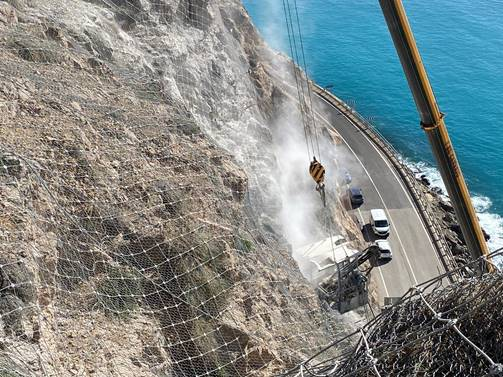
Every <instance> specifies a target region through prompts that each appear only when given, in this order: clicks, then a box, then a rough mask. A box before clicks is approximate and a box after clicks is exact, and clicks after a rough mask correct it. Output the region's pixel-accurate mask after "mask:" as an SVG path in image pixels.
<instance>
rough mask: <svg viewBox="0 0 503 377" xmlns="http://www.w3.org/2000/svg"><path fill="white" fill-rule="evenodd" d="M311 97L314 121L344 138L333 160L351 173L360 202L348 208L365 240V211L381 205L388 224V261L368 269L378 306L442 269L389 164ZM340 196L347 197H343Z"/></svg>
mask: <svg viewBox="0 0 503 377" xmlns="http://www.w3.org/2000/svg"><path fill="white" fill-rule="evenodd" d="M313 100H314V105H315V106H314V107H315V108H316V112H317V115H318V117H319V119H320V120H321V121H322V122H324V123H325V124H326V125H327V126H329V127H331V128H332V129H334V130H335V131H337V133H338V134H339V135H340V137H341V138H342V140H343V143H342V144H341V145H339V146H337V148H338V151H337V155H340V156H344V157H343V158H341V159H340V160H339V162H338V165H339V168H340V169H342V170H345V169H347V170H348V172H349V173H350V175H351V177H352V183H351V185H352V186H358V187H360V188H362V190H363V195H364V197H365V203H364V204H363V205H362V206H361V207H360V208H358V209H354V210H352V212H353V214H354V215H355V216H356V217H357V218H358V219H359V221H360V222H361V224H363V225H366V226H364V231H363V233H364V236H365V238H366V239H368V240H369V241H372V240H373V239H374V236H373V234H372V231H371V230H370V227H369V226H368V223H369V216H370V209H372V208H382V209H384V211H385V212H386V215H387V217H388V220H389V221H390V223H391V230H390V235H389V237H388V240H389V242H390V244H391V247H392V251H393V260H392V261H391V262H389V263H388V264H386V265H384V266H381V267H378V268H376V269H374V270H373V272H372V273H373V274H374V277H375V276H376V274H377V279H376V281H377V282H378V290H379V296H380V304H383V300H384V297H399V296H401V295H403V294H404V293H405V292H406V291H407V290H408V289H409V288H410V287H411V286H413V285H416V284H418V283H421V282H423V281H426V280H428V279H430V278H433V277H435V276H437V275H439V274H440V273H442V272H443V271H444V268H443V266H442V263H441V261H440V259H439V257H438V254H437V251H436V249H435V247H434V246H433V244H432V242H431V240H430V237H429V234H428V232H427V230H426V228H425V226H424V224H423V222H422V220H421V217H420V216H419V214H418V213H417V210H416V208H415V206H414V204H413V201H412V199H411V197H410V194H409V192H408V191H407V189H406V187H405V186H404V184H403V182H402V181H401V179H400V178H399V176H398V174H397V173H396V172H395V170H394V169H393V167H392V165H391V164H390V163H389V162H388V160H387V159H386V157H385V156H384V155H383V154H382V152H381V151H380V150H378V148H377V147H375V146H374V144H373V143H372V142H371V141H370V140H369V139H368V138H367V136H366V135H364V134H363V133H362V132H360V130H359V129H358V127H357V126H356V125H354V124H353V123H352V122H351V121H350V120H349V119H348V118H346V117H345V115H344V114H341V113H340V112H339V111H338V110H337V109H336V108H335V107H334V106H333V105H332V104H330V103H328V102H327V101H325V100H324V99H323V98H321V97H319V96H317V95H316V96H314V98H313ZM328 174H329V172H327V175H328ZM341 184H342V185H343V183H342V182H341ZM343 187H344V186H343ZM343 191H344V190H343ZM341 199H342V200H346V198H345V197H344V196H343V197H342V198H341Z"/></svg>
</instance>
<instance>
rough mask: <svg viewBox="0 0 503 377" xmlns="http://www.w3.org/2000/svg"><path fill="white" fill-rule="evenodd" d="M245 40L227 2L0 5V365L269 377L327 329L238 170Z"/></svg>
mask: <svg viewBox="0 0 503 377" xmlns="http://www.w3.org/2000/svg"><path fill="white" fill-rule="evenodd" d="M245 35H246V39H245V38H244V36H245ZM259 48H262V47H261V45H260V43H259V38H258V37H257V36H256V34H255V31H254V29H253V27H252V26H251V24H250V22H249V20H248V18H247V16H246V13H245V12H244V10H243V9H242V7H241V5H240V3H239V2H238V1H221V2H218V3H217V2H208V1H204V0H181V1H177V0H173V1H139V0H130V1H121V0H110V1H106V0H94V1H65V0H58V1H43V0H39V1H37V0H34V1H31V2H30V4H28V3H27V2H25V1H12V0H9V1H7V2H0V61H1V64H0V119H1V120H0V127H1V132H0V183H1V193H2V200H1V206H2V210H1V214H0V223H1V230H0V240H1V250H0V270H1V274H0V277H1V283H2V284H1V290H0V319H1V334H0V336H1V344H2V345H1V349H0V371H1V372H0V374H2V375H8V376H18V375H23V376H24V375H48V376H56V375H57V376H66V375H81V376H84V375H101V376H105V375H106V376H110V375H121V376H122V375H133V374H136V375H142V376H143V375H163V376H164V375H166V376H167V375H176V376H204V375H211V376H238V375H260V374H261V373H262V374H264V375H269V374H271V373H272V371H278V370H280V369H282V368H284V366H285V365H295V364H296V363H297V362H299V360H301V359H302V358H304V357H306V356H307V355H309V354H310V353H311V352H312V351H313V349H318V348H320V347H323V346H325V345H326V344H328V343H329V342H330V339H331V338H330V334H332V333H334V332H336V331H338V330H337V329H336V328H335V327H334V325H333V324H334V323H335V321H333V319H332V318H331V315H329V314H326V313H323V312H322V311H320V308H319V303H318V300H317V297H316V294H315V293H314V291H313V289H312V288H311V287H310V286H309V285H308V284H307V282H306V281H305V280H304V279H303V278H302V276H301V275H300V273H299V272H298V268H297V266H296V264H295V262H294V261H293V259H291V257H290V253H289V251H288V249H287V246H286V243H285V242H284V240H283V238H282V237H281V236H280V235H279V233H278V232H277V231H276V230H275V229H276V228H277V227H276V224H274V220H272V219H270V218H269V216H268V214H269V212H268V211H271V210H275V208H274V206H277V204H275V200H274V194H271V193H270V192H269V191H270V190H272V187H271V186H272V185H271V184H269V181H268V179H269V178H268V177H269V176H270V172H268V173H267V175H264V176H259V175H258V174H257V173H256V172H257V171H259V170H267V166H268V165H270V160H268V159H272V157H270V156H268V155H266V154H264V155H263V154H262V153H261V149H260V148H258V147H257V143H262V144H264V145H265V146H264V149H265V148H266V147H267V145H268V144H270V141H269V140H268V139H269V138H270V136H269V134H268V131H267V127H266V124H267V116H268V115H269V114H270V109H269V108H268V106H269V105H268V102H267V101H265V99H268V101H269V100H270V98H269V97H270V96H271V91H272V86H271V85H270V83H269V82H268V81H267V79H266V77H265V74H264V72H263V69H262V68H261V66H260V64H259V61H258V52H257V50H258V49H259ZM236 62H239V63H240V64H239V65H238V64H235V63H236ZM268 85H269V86H268ZM267 96H269V97H267ZM244 128H246V132H243V129H244ZM247 135H251V136H250V137H249V138H248V139H247V138H246V136H247ZM222 146H223V147H222ZM229 151H232V153H233V156H231V154H230V152H229ZM243 167H244V169H245V170H246V171H245V170H244V169H243Z"/></svg>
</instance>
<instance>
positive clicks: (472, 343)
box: [282, 251, 503, 377]
mask: <svg viewBox="0 0 503 377" xmlns="http://www.w3.org/2000/svg"><path fill="white" fill-rule="evenodd" d="M501 254H503V252H501V251H497V252H494V253H493V254H492V255H491V256H490V258H492V259H494V258H498V257H500V256H501ZM483 259H484V258H481V261H482V260H483ZM489 260H491V259H489ZM481 261H475V262H470V263H469V264H467V265H466V266H463V267H461V268H459V269H465V268H470V269H474V268H476V266H477V265H478V264H479V263H480V264H482V263H481ZM457 273H459V271H458V270H453V271H450V272H448V273H446V274H443V275H440V276H439V277H437V278H435V279H432V280H430V281H428V282H425V283H423V284H420V285H418V286H417V287H413V288H411V289H410V290H409V291H408V292H407V293H406V294H405V295H404V296H403V297H402V298H401V299H400V300H399V302H397V303H395V304H394V305H393V306H392V307H390V308H388V309H387V310H385V311H383V312H382V313H381V314H379V315H378V316H377V317H376V318H375V319H373V320H372V321H370V322H369V323H367V324H366V325H365V326H363V327H362V328H360V329H358V330H356V331H355V332H353V333H352V334H350V335H348V336H344V337H342V338H340V339H337V340H336V341H334V342H333V343H332V345H331V346H330V347H327V348H326V349H325V350H324V351H322V352H319V353H315V354H313V356H312V357H311V358H309V359H306V360H305V361H304V362H303V363H300V364H299V365H298V366H296V367H295V368H293V369H291V370H290V371H288V372H287V373H285V374H282V376H318V377H319V376H334V377H335V376H474V377H475V376H501V375H503V363H502V361H503V347H502V344H503V326H501V322H502V320H503V317H502V316H503V315H502V310H501V309H502V308H503V299H502V297H501V290H502V289H503V275H502V273H501V272H495V273H491V274H484V275H481V276H475V277H472V278H465V279H462V280H460V281H458V282H456V283H454V284H451V283H450V281H449V276H450V275H453V274H457ZM331 348H335V349H337V350H338V352H339V354H338V355H337V356H336V357H334V354H333V353H330V354H328V355H325V356H323V353H324V352H326V351H329V350H330V349H331ZM320 357H321V358H320Z"/></svg>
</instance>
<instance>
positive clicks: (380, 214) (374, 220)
mask: <svg viewBox="0 0 503 377" xmlns="http://www.w3.org/2000/svg"><path fill="white" fill-rule="evenodd" d="M370 226H371V227H372V230H373V231H374V233H375V234H376V235H377V236H381V237H387V236H388V235H389V221H388V218H387V217H386V213H384V210H382V209H371V210H370Z"/></svg>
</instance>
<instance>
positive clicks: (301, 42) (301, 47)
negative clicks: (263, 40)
mask: <svg viewBox="0 0 503 377" xmlns="http://www.w3.org/2000/svg"><path fill="white" fill-rule="evenodd" d="M294 7H295V15H296V18H297V29H298V33H299V41H300V51H301V53H302V63H303V65H304V73H305V75H306V86H307V93H308V96H309V106H310V109H311V111H310V115H311V120H312V122H313V123H312V126H313V133H314V138H315V140H316V147H317V150H318V156H319V158H320V162H321V153H320V143H319V140H318V130H317V128H316V117H315V115H314V107H313V95H312V90H311V85H309V79H308V76H307V64H306V55H305V52H304V42H303V40H302V31H301V28H300V19H299V11H298V7H297V0H294Z"/></svg>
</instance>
